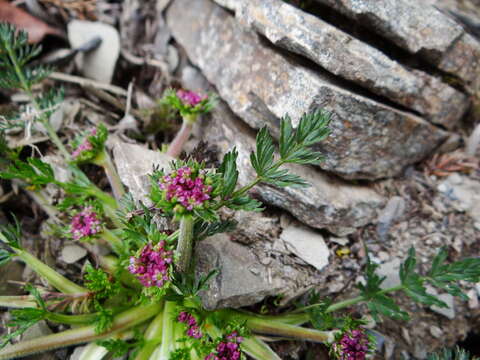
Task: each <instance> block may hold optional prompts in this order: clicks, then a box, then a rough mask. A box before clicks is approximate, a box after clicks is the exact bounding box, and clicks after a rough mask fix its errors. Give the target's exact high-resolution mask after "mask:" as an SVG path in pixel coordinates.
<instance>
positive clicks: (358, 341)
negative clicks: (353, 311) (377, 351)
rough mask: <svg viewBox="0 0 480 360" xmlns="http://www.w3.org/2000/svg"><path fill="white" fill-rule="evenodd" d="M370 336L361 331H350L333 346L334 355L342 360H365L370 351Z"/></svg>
mask: <svg viewBox="0 0 480 360" xmlns="http://www.w3.org/2000/svg"><path fill="white" fill-rule="evenodd" d="M369 344H370V340H369V338H368V335H367V334H365V332H364V331H363V330H361V329H355V330H349V331H347V332H345V333H344V334H343V336H342V337H341V338H340V340H339V341H338V342H336V343H334V344H333V345H332V350H333V354H334V355H335V356H336V357H337V358H338V359H340V360H364V359H365V358H366V356H367V354H368V353H369V351H370V348H369Z"/></svg>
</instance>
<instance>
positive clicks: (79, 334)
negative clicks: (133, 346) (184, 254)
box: [0, 304, 161, 360]
mask: <svg viewBox="0 0 480 360" xmlns="http://www.w3.org/2000/svg"><path fill="white" fill-rule="evenodd" d="M160 310H161V305H160V304H150V305H144V306H139V307H136V308H133V309H130V310H127V311H125V312H123V313H121V314H119V315H117V316H116V317H115V318H114V320H113V323H112V327H111V328H110V330H108V331H107V332H104V333H102V334H96V333H95V326H94V325H89V326H85V327H81V328H76V329H72V330H67V331H63V332H60V333H57V334H52V335H47V336H42V337H39V338H36V339H32V340H28V341H22V342H19V343H17V344H14V345H11V346H8V347H6V348H4V349H2V350H0V360H7V359H13V358H17V357H22V356H27V355H30V354H35V353H39V352H42V351H47V350H53V349H58V348H61V347H66V346H70V345H75V344H82V343H86V342H90V341H95V340H101V339H105V338H108V337H110V336H112V335H114V334H117V333H118V332H121V331H125V330H127V329H130V328H132V327H134V326H136V325H138V324H141V323H142V322H144V321H146V320H148V319H150V318H151V317H153V316H155V314H157V313H158V311H160Z"/></svg>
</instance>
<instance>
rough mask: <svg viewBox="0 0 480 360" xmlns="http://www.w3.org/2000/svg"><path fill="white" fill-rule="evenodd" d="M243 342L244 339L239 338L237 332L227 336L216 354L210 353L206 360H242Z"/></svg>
mask: <svg viewBox="0 0 480 360" xmlns="http://www.w3.org/2000/svg"><path fill="white" fill-rule="evenodd" d="M242 342H243V337H241V336H238V333H237V332H236V331H234V332H232V333H231V334H230V335H227V337H226V340H225V341H221V342H220V343H219V344H218V345H217V348H216V350H217V351H216V352H217V353H216V354H215V353H213V352H212V353H210V354H208V355H207V356H206V357H205V360H240V359H241V357H242V350H241V349H240V344H241V343H242Z"/></svg>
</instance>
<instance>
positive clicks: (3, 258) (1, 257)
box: [0, 249, 13, 266]
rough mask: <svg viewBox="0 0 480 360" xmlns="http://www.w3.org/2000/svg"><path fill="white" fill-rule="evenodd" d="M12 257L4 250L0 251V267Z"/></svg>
mask: <svg viewBox="0 0 480 360" xmlns="http://www.w3.org/2000/svg"><path fill="white" fill-rule="evenodd" d="M12 257H13V254H12V253H10V252H8V251H7V250H5V249H0V266H2V265H5V264H6V263H8V262H9V261H10V260H11V259H12Z"/></svg>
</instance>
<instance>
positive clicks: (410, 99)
mask: <svg viewBox="0 0 480 360" xmlns="http://www.w3.org/2000/svg"><path fill="white" fill-rule="evenodd" d="M215 1H216V2H217V3H219V4H220V5H221V4H222V3H223V1H222V0H215ZM227 5H228V4H227ZM236 17H237V18H238V19H239V20H240V21H242V22H243V23H246V24H248V25H250V26H251V27H253V28H254V29H256V30H257V31H258V32H260V33H261V34H262V35H264V36H265V37H266V38H268V39H269V40H270V41H271V42H272V43H273V44H274V45H276V46H280V47H283V48H286V49H288V50H290V51H293V52H295V53H298V54H299V55H302V56H305V57H306V58H309V59H310V60H312V61H314V62H315V63H317V64H318V65H320V66H321V67H323V68H324V69H326V70H327V71H329V72H331V73H333V74H335V75H337V76H340V77H342V78H345V79H346V80H350V81H353V82H355V83H357V84H359V85H361V86H363V87H365V88H367V89H369V90H371V91H372V92H373V93H375V94H378V95H382V96H385V97H387V98H389V99H390V100H392V101H394V102H396V103H398V104H400V105H402V106H404V107H406V108H410V109H413V110H416V111H418V112H419V113H421V114H423V115H425V116H426V117H427V118H428V119H430V120H432V121H433V122H435V123H439V124H442V125H444V126H446V127H452V126H454V125H455V124H456V123H457V121H458V120H460V118H461V116H462V115H463V114H464V113H465V111H466V110H467V107H468V101H467V98H466V96H465V95H464V94H462V93H460V92H459V91H457V90H455V89H453V88H452V87H450V86H449V85H447V84H444V83H442V82H441V81H440V80H439V79H437V78H434V77H432V76H430V75H428V74H426V73H424V72H422V71H412V70H409V69H407V68H405V67H404V66H402V65H400V64H399V63H398V62H396V61H394V60H392V59H390V58H389V57H388V56H386V55H385V54H383V53H382V52H381V51H379V50H377V49H376V48H374V47H372V46H370V45H368V44H366V43H364V42H362V41H360V40H357V39H356V38H354V37H353V36H350V35H349V34H347V33H345V32H343V31H342V30H340V29H338V28H336V27H334V26H332V25H330V24H328V23H326V22H324V21H322V20H321V19H319V18H317V17H316V16H313V15H310V14H308V13H306V12H304V11H302V10H301V9H298V8H296V7H294V6H292V5H289V4H286V3H284V2H282V1H278V0H239V1H237V3H236Z"/></svg>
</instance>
